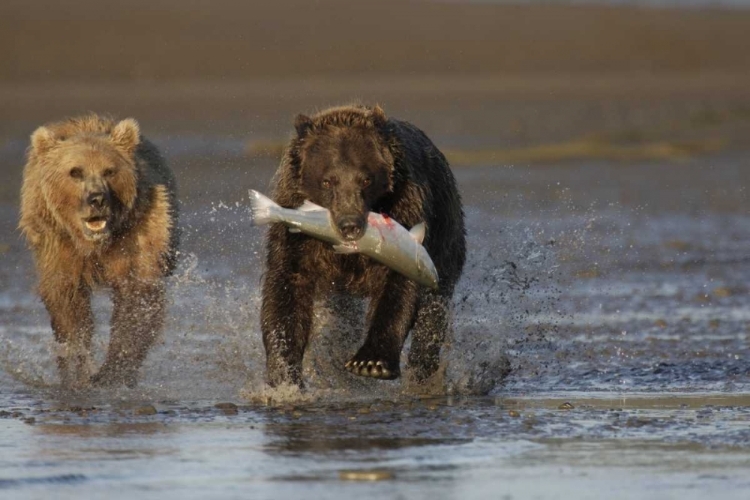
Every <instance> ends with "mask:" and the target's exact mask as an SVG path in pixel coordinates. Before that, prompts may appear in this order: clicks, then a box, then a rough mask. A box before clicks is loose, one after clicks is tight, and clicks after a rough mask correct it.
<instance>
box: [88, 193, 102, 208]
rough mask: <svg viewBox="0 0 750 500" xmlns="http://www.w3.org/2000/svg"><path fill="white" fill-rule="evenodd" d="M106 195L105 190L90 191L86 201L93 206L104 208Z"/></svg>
mask: <svg viewBox="0 0 750 500" xmlns="http://www.w3.org/2000/svg"><path fill="white" fill-rule="evenodd" d="M106 196H107V195H106V193H105V192H103V191H95V192H93V193H89V195H88V196H87V197H86V203H88V205H89V206H90V207H91V208H94V209H97V210H101V209H102V208H104V203H105V201H106Z"/></svg>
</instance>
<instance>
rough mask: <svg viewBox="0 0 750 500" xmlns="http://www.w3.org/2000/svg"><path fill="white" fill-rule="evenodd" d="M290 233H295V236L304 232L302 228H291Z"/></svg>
mask: <svg viewBox="0 0 750 500" xmlns="http://www.w3.org/2000/svg"><path fill="white" fill-rule="evenodd" d="M289 232H290V233H294V234H297V233H301V232H302V229H300V228H298V227H290V228H289Z"/></svg>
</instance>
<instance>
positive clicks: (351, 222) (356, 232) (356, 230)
mask: <svg viewBox="0 0 750 500" xmlns="http://www.w3.org/2000/svg"><path fill="white" fill-rule="evenodd" d="M366 222H367V221H366V219H365V218H364V217H360V216H358V215H347V216H343V217H339V219H338V220H337V221H336V227H337V228H338V230H339V233H341V236H342V237H343V238H344V239H345V240H347V241H354V240H357V239H359V238H361V237H362V235H363V234H365V224H366Z"/></svg>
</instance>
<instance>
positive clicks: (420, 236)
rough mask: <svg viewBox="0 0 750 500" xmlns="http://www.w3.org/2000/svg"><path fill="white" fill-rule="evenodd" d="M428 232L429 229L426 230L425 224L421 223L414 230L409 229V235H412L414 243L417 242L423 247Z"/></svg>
mask: <svg viewBox="0 0 750 500" xmlns="http://www.w3.org/2000/svg"><path fill="white" fill-rule="evenodd" d="M426 230H427V229H426V228H425V225H424V222H420V223H419V224H417V225H416V226H414V227H413V228H411V229H409V234H410V235H411V237H412V238H414V241H416V242H417V243H419V244H420V245H421V244H422V242H423V241H424V235H425V232H426Z"/></svg>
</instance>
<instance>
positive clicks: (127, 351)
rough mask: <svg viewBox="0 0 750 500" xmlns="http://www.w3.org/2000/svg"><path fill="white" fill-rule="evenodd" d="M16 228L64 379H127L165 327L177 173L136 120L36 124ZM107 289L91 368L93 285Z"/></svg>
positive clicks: (74, 382)
mask: <svg viewBox="0 0 750 500" xmlns="http://www.w3.org/2000/svg"><path fill="white" fill-rule="evenodd" d="M19 227H20V229H21V231H22V233H23V234H24V236H25V238H26V241H27V243H28V245H29V247H30V248H31V250H32V252H33V256H34V261H35V264H36V269H37V274H38V277H39V293H40V295H41V298H42V301H43V302H44V305H45V306H46V308H47V311H48V312H49V315H50V318H51V323H52V330H53V332H54V336H55V340H56V341H57V342H58V343H59V344H60V349H59V351H60V353H59V356H58V359H57V364H58V368H59V373H60V377H61V381H62V384H63V385H64V386H67V387H71V388H80V387H85V386H88V385H89V383H90V382H93V383H94V384H96V385H100V386H112V385H120V384H125V385H128V386H134V385H135V384H136V381H137V374H138V369H139V367H140V366H141V363H142V362H143V360H144V359H145V357H146V354H147V352H148V350H149V348H150V347H151V346H152V344H153V343H154V342H155V340H156V339H157V337H158V335H159V333H160V332H161V329H162V323H163V319H164V307H165V288H164V286H165V283H164V278H165V277H166V276H167V275H168V274H170V273H171V272H172V270H173V268H174V265H175V257H176V252H177V243H178V232H177V203H176V200H175V181H174V178H173V176H172V173H171V171H170V170H169V169H168V168H167V166H166V164H165V162H164V160H163V159H162V157H161V155H160V154H159V152H158V150H157V149H156V147H155V146H154V145H153V144H151V143H150V142H149V141H147V140H146V139H145V138H143V137H142V136H141V135H140V129H139V126H138V123H137V122H136V121H135V120H133V119H125V120H122V121H119V122H117V121H114V120H112V119H109V118H106V117H102V116H98V115H95V114H90V115H86V116H81V117H77V118H70V119H68V120H65V121H61V122H56V123H49V124H46V125H44V126H42V127H39V128H38V129H37V130H36V131H35V132H34V133H33V134H32V136H31V146H30V147H29V150H28V154H27V162H26V166H25V168H24V173H23V186H22V188H21V218H20V223H19ZM96 288H105V289H108V290H109V291H111V295H112V299H113V303H114V308H113V314H112V320H111V336H110V342H109V348H108V352H107V355H106V360H105V361H104V364H103V365H102V366H101V368H100V369H99V370H98V372H97V373H96V374H95V375H93V377H90V373H89V365H90V363H91V359H90V349H91V341H92V335H93V333H94V316H93V314H92V310H91V295H92V290H94V289H96Z"/></svg>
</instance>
